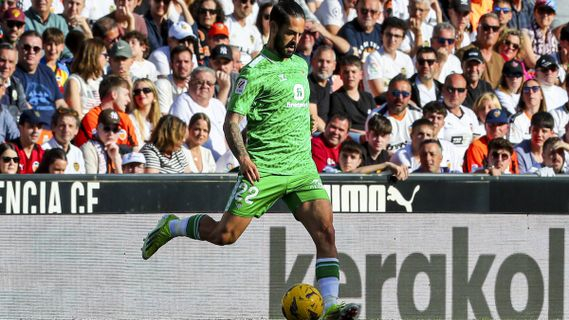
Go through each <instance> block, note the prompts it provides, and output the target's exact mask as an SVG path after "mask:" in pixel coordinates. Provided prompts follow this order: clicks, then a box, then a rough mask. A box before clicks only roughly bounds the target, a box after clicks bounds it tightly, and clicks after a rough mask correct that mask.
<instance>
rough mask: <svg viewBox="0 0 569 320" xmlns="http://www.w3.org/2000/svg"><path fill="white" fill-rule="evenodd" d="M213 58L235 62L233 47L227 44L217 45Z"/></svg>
mask: <svg viewBox="0 0 569 320" xmlns="http://www.w3.org/2000/svg"><path fill="white" fill-rule="evenodd" d="M211 58H212V59H217V58H222V59H227V60H233V52H232V51H231V47H230V46H228V45H225V44H220V45H217V46H216V47H215V48H213V50H212V51H211Z"/></svg>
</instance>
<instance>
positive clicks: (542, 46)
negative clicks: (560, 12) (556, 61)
mask: <svg viewBox="0 0 569 320" xmlns="http://www.w3.org/2000/svg"><path fill="white" fill-rule="evenodd" d="M556 11H557V2H556V0H537V1H536V2H535V7H534V9H533V18H534V19H533V21H532V23H531V25H530V26H529V28H527V29H522V31H523V32H524V33H525V34H526V35H527V36H528V37H529V40H530V43H531V47H532V48H533V52H534V53H535V54H536V55H537V56H538V57H539V56H542V55H545V54H550V55H553V56H557V52H558V45H559V42H558V41H557V38H555V35H554V34H553V29H552V27H551V25H552V24H553V20H554V19H555V13H556Z"/></svg>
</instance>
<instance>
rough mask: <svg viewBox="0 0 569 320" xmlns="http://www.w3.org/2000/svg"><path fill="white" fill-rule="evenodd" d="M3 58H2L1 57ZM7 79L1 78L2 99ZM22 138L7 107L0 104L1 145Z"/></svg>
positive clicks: (0, 92) (0, 93) (0, 91)
mask: <svg viewBox="0 0 569 320" xmlns="http://www.w3.org/2000/svg"><path fill="white" fill-rule="evenodd" d="M0 57H1V56H0ZM6 83H7V79H4V78H2V77H0V97H3V96H4V95H5V93H6ZM19 136H20V132H19V130H18V126H17V125H16V121H15V120H14V117H13V116H12V114H11V113H10V109H9V107H8V106H7V105H4V104H2V103H0V143H3V142H5V141H7V140H14V139H17V138H18V137H19Z"/></svg>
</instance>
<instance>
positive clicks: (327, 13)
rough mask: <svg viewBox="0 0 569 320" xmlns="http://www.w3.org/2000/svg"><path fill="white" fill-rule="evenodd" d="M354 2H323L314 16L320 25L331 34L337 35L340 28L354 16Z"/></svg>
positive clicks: (325, 0) (342, 0)
mask: <svg viewBox="0 0 569 320" xmlns="http://www.w3.org/2000/svg"><path fill="white" fill-rule="evenodd" d="M356 2H357V1H355V0H324V1H322V4H321V5H320V7H319V8H318V10H316V12H315V15H316V17H317V18H318V20H320V23H321V24H322V25H323V26H324V27H325V28H326V30H328V31H329V32H330V33H332V34H338V31H340V28H342V26H343V25H344V24H346V23H347V22H348V21H352V20H353V19H354V18H355V17H356V16H357V12H356V9H355V8H356Z"/></svg>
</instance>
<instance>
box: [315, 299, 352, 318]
mask: <svg viewBox="0 0 569 320" xmlns="http://www.w3.org/2000/svg"><path fill="white" fill-rule="evenodd" d="M360 309H361V306H360V305H359V304H357V303H337V304H334V305H332V306H331V307H330V308H328V310H326V312H325V313H324V314H323V315H322V317H321V318H320V319H321V320H352V319H357V318H358V316H359V315H360Z"/></svg>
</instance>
